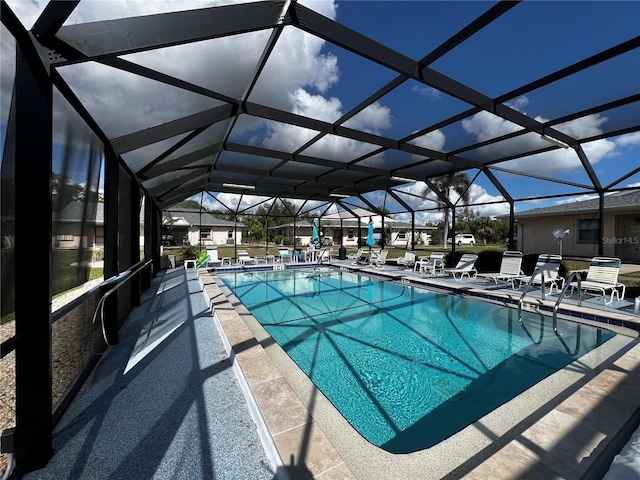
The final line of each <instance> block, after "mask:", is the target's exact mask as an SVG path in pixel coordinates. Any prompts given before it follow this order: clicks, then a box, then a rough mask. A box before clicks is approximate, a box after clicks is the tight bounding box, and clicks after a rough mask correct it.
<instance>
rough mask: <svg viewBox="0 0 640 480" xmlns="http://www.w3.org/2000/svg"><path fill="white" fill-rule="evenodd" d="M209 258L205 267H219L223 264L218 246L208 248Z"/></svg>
mask: <svg viewBox="0 0 640 480" xmlns="http://www.w3.org/2000/svg"><path fill="white" fill-rule="evenodd" d="M207 256H208V258H207V260H206V261H205V264H204V266H205V267H219V266H220V265H222V260H220V259H219V258H218V249H217V248H215V247H214V248H207Z"/></svg>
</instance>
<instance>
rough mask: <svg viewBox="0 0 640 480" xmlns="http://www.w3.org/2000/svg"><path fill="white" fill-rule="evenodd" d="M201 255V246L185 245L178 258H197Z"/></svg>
mask: <svg viewBox="0 0 640 480" xmlns="http://www.w3.org/2000/svg"><path fill="white" fill-rule="evenodd" d="M199 256H200V248H199V247H196V246H185V247H182V248H181V249H180V251H179V252H178V256H177V258H178V260H197V259H198V257H199Z"/></svg>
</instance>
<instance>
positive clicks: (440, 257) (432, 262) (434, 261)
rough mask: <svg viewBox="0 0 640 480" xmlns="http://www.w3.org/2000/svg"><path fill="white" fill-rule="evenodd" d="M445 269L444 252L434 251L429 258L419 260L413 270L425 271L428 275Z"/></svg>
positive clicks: (436, 273)
mask: <svg viewBox="0 0 640 480" xmlns="http://www.w3.org/2000/svg"><path fill="white" fill-rule="evenodd" d="M443 269H444V252H432V253H431V255H429V258H424V259H421V260H418V261H417V262H416V263H415V265H414V266H413V270H414V271H416V272H420V273H424V274H427V275H438V273H440V274H442V270H443Z"/></svg>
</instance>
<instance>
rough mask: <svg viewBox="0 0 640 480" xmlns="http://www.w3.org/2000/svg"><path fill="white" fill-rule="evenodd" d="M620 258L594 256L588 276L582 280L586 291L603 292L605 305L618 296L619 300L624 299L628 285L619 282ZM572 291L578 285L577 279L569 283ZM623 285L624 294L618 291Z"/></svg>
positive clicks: (581, 286) (582, 287)
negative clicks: (609, 295) (608, 294)
mask: <svg viewBox="0 0 640 480" xmlns="http://www.w3.org/2000/svg"><path fill="white" fill-rule="evenodd" d="M620 264H621V262H620V259H619V258H611V257H593V258H592V259H591V265H589V270H588V271H587V278H586V279H584V280H582V281H581V282H580V289H581V290H583V291H585V292H598V293H601V294H602V298H603V300H604V303H605V305H609V304H611V303H612V302H613V298H614V297H616V298H617V299H618V301H620V300H624V295H625V293H626V287H625V285H624V283H620V282H618V274H619V273H620ZM569 286H570V287H571V293H572V294H573V291H574V289H575V288H576V287H577V286H578V282H577V281H573V282H571V283H570V284H569ZM621 287H622V295H620V292H619V291H618V289H619V288H621ZM609 290H610V291H611V298H610V299H609V301H608V302H607V292H608V291H609Z"/></svg>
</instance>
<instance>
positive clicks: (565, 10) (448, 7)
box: [1, 0, 640, 221]
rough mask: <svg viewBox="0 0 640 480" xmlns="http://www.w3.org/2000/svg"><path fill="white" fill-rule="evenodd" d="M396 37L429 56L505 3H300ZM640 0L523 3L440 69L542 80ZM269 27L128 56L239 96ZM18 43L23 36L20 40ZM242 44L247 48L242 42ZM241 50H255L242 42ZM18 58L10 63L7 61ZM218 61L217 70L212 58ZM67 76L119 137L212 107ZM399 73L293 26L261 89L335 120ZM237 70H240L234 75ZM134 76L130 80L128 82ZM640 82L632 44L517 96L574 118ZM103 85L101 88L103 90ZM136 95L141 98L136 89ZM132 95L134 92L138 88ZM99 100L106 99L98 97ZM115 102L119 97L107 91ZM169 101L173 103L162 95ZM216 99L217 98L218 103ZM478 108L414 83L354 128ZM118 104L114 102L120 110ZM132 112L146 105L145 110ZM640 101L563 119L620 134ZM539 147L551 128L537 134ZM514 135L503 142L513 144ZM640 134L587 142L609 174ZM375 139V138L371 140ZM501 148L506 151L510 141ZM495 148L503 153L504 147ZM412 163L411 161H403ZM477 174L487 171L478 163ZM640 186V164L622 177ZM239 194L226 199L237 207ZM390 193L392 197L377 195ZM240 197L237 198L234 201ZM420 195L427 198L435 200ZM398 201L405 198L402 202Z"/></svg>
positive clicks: (385, 38) (35, 5)
mask: <svg viewBox="0 0 640 480" xmlns="http://www.w3.org/2000/svg"><path fill="white" fill-rule="evenodd" d="M8 3H9V5H10V6H11V8H12V9H14V10H15V11H16V13H17V14H18V16H19V18H21V19H22V20H23V21H24V23H25V25H27V26H30V25H31V24H32V23H33V21H34V20H35V19H36V18H37V14H38V13H39V11H40V10H41V9H42V8H43V6H44V4H45V3H44V2H25V1H23V0H10V1H9V2H8ZM226 3H236V2H229V1H225V2H216V1H205V0H200V1H181V0H173V1H162V0H158V1H154V2H142V1H137V2H132V1H128V2H127V1H120V0H117V1H116V0H113V1H112V0H96V1H89V0H83V1H82V2H80V4H79V6H78V7H77V8H76V10H75V12H74V14H73V15H72V17H71V18H69V20H68V21H67V24H72V23H76V22H84V21H93V20H104V19H110V18H120V17H126V16H127V15H142V14H149V13H158V12H162V11H171V10H174V9H179V8H181V7H182V6H184V7H185V8H201V7H206V6H210V5H216V4H226ZM300 3H303V4H305V5H307V6H309V7H310V8H313V9H315V10H317V11H319V12H320V13H322V14H323V15H326V16H328V17H330V18H335V19H336V20H337V21H339V22H341V23H343V24H344V25H346V26H348V27H349V28H352V29H354V30H356V31H358V32H360V33H362V34H364V35H367V36H369V37H371V38H372V39H374V40H376V41H379V42H381V43H383V44H386V45H387V46H389V47H390V48H392V49H394V50H396V51H398V52H400V53H402V54H403V55H406V56H408V57H410V58H412V59H414V60H418V59H420V58H422V57H424V56H425V55H426V54H428V53H429V52H431V51H432V50H433V49H434V48H436V47H437V46H438V45H439V44H440V43H442V42H443V41H445V40H446V39H447V38H449V37H451V36H452V35H454V34H455V33H456V32H457V31H459V30H460V29H461V28H463V27H464V26H466V25H467V24H468V23H469V22H470V21H472V20H473V19H474V18H476V17H477V16H478V15H480V14H482V13H483V12H484V11H486V10H487V9H489V8H490V7H491V5H493V4H494V2H484V1H469V2H466V1H452V0H449V1H444V2H439V1H337V2H331V1H322V2H321V1H310V2H300ZM638 19H640V2H637V1H623V2H617V1H585V2H582V1H565V2H560V1H524V2H522V3H521V4H519V5H518V6H516V7H515V8H513V9H511V10H510V11H509V12H507V13H506V14H504V15H503V16H502V17H501V18H499V19H498V20H496V21H495V22H494V23H493V24H492V25H490V26H488V27H487V28H485V29H484V30H483V31H481V32H479V33H477V34H476V35H474V36H473V37H471V38H470V39H468V40H467V41H466V42H465V43H464V44H463V45H460V46H458V47H457V48H455V49H454V50H453V51H451V52H449V53H447V54H446V55H445V56H443V57H442V58H440V59H438V60H437V61H435V62H434V63H432V64H431V65H430V67H431V68H432V69H434V70H436V71H438V72H440V73H442V74H444V75H446V76H448V77H450V78H452V79H454V80H457V81H459V82H462V83H465V84H467V85H468V86H470V87H471V88H473V89H475V90H477V91H478V92H480V93H482V94H484V95H487V96H489V97H498V96H500V95H503V94H506V93H508V92H510V91H511V90H513V89H515V88H516V87H519V86H521V85H525V84H527V83H528V82H531V81H534V80H537V79H540V78H542V77H544V76H545V75H548V74H550V73H553V72H555V71H557V70H559V69H561V68H564V67H566V66H568V65H571V64H573V63H575V62H578V61H580V60H583V59H585V58H588V57H589V56H591V55H593V54H595V53H597V52H599V51H601V50H604V49H606V48H609V47H612V46H614V45H616V44H618V43H620V42H623V41H626V40H629V39H632V38H634V37H635V36H637V35H638V23H639V21H638ZM267 33H268V32H258V33H252V34H247V35H245V36H243V37H242V38H236V39H230V38H228V39H220V40H216V41H212V42H202V44H195V45H189V46H186V47H183V48H181V49H179V48H167V49H164V50H162V51H161V52H144V53H141V54H135V55H130V56H128V58H127V59H128V60H130V61H135V62H138V63H140V64H142V65H145V66H153V67H156V66H158V65H161V66H162V68H163V69H164V71H165V72H166V73H169V74H171V75H175V76H179V77H180V78H185V79H187V80H189V81H194V82H200V83H202V84H203V85H205V86H207V87H212V88H216V89H218V90H220V91H223V92H228V93H229V94H231V93H233V92H235V91H238V90H239V89H240V90H241V87H242V83H241V82H238V81H237V79H238V78H241V77H240V73H241V72H248V71H251V68H252V65H253V64H252V62H254V61H257V58H259V55H260V53H261V48H262V45H263V44H264V42H265V41H266V38H267ZM6 37H7V35H6V32H5V31H4V30H3V39H2V40H3V43H2V52H3V55H2V66H3V69H2V71H3V73H2V77H3V78H2V80H3V83H2V117H1V120H2V130H3V131H2V139H3V138H4V128H5V126H6V112H7V106H8V103H7V101H8V100H7V99H8V97H9V95H7V91H8V88H10V87H8V85H9V84H10V82H9V83H8V81H7V79H6V77H7V74H6V72H7V71H9V72H10V71H11V69H12V68H11V67H12V65H11V59H10V55H6V54H5V52H7V51H9V50H7V49H8V48H9V49H10V45H9V46H8V45H7V42H6ZM9 43H10V42H9ZM240 49H241V50H240ZM239 51H242V55H239V54H238V52H239ZM197 55H200V56H202V58H203V59H212V58H214V59H216V60H217V61H220V62H223V61H224V62H226V63H225V64H226V65H228V70H229V71H232V72H235V73H236V75H229V74H224V75H223V74H222V73H220V72H218V71H217V70H215V69H214V70H212V69H211V68H210V67H208V62H207V61H206V60H205V61H203V62H202V63H203V64H204V66H198V65H194V64H193V62H192V63H190V64H186V63H184V58H194V57H195V56H197ZM7 67H8V68H7ZM205 67H206V68H205ZM61 74H62V76H63V77H64V78H65V79H66V80H67V81H68V82H69V84H70V85H71V86H72V87H73V88H74V89H76V91H77V92H79V96H80V97H81V98H82V99H83V101H85V103H86V104H87V105H88V109H89V110H90V111H91V112H93V113H94V115H95V116H96V118H97V120H98V123H100V124H101V126H102V128H103V129H104V130H105V132H106V133H107V135H109V136H118V135H121V134H123V133H127V132H128V131H135V130H137V129H140V128H146V127H149V126H152V125H154V124H157V123H160V122H162V121H166V120H167V119H169V118H171V116H172V115H177V114H189V113H194V112H196V111H198V109H201V108H203V106H204V104H203V102H202V99H198V98H196V97H195V96H194V98H192V99H188V101H184V100H182V101H181V102H180V104H179V108H176V104H174V103H172V98H173V97H172V92H171V91H169V90H166V91H165V90H162V89H161V88H160V87H157V88H156V87H155V86H153V85H149V82H148V81H141V80H140V79H136V78H132V76H131V75H130V74H127V75H125V74H123V73H122V72H119V71H116V70H114V69H108V68H107V67H95V66H78V67H65V68H64V69H62V71H61ZM396 76H397V74H396V73H395V72H394V71H392V70H390V69H387V68H385V67H383V66H381V65H378V64H375V63H374V62H371V61H369V60H365V59H361V58H358V57H356V56H355V55H353V54H352V53H350V52H347V51H345V50H343V49H342V48H340V47H338V46H336V45H331V44H328V43H326V42H324V41H322V40H321V39H317V38H313V37H311V36H310V35H308V34H306V33H303V32H301V31H299V30H297V29H294V28H292V27H287V28H286V29H285V31H284V33H283V35H282V36H281V38H280V40H279V42H278V45H277V46H276V50H275V51H274V53H273V54H272V57H271V59H270V62H269V64H268V65H267V68H266V69H265V71H264V73H263V74H262V76H261V77H260V79H259V81H258V84H257V85H256V89H255V91H254V93H253V94H252V97H251V98H250V100H252V101H256V102H261V103H265V104H267V105H270V106H274V107H277V108H282V109H285V110H287V111H292V112H295V113H302V114H306V115H310V116H312V117H314V118H319V119H322V120H326V121H335V119H337V118H339V117H340V116H342V115H344V114H345V113H347V112H348V111H349V110H350V109H351V108H353V107H354V106H355V105H357V104H358V103H359V102H361V101H362V100H364V99H366V98H367V97H369V96H370V95H371V94H372V93H373V92H375V91H376V90H377V89H379V88H380V87H381V86H383V85H385V84H386V83H387V82H389V81H390V80H392V79H394V78H395V77H396ZM230 78H231V81H229V79H230ZM125 85H126V88H124V86H125ZM638 85H640V52H638V51H637V49H636V51H633V52H631V53H627V54H623V55H620V56H619V57H617V58H614V59H612V60H611V61H608V62H606V63H605V64H604V65H600V66H596V67H593V68H591V69H589V70H588V71H586V72H584V73H581V74H579V75H575V76H573V77H572V78H569V79H566V80H562V81H559V82H556V83H554V84H552V85H549V86H546V87H543V88H541V89H539V90H537V91H532V92H529V93H526V94H524V95H521V96H518V97H516V98H514V99H512V100H511V101H510V102H509V103H508V105H509V106H510V107H511V108H514V109H516V110H518V111H521V112H523V113H526V114H527V115H529V116H531V117H534V118H536V119H537V120H539V121H542V122H544V121H548V120H550V119H554V118H558V117H562V116H563V115H566V114H569V113H573V112H574V111H579V110H582V109H586V108H589V107H591V106H593V105H599V104H604V103H607V102H610V101H613V100H616V99H619V98H623V97H626V96H629V95H634V94H637V93H638ZM96 86H97V87H99V88H100V95H99V96H98V95H96V94H95V91H94V90H92V88H94V87H96ZM134 94H135V95H134ZM127 95H128V96H127ZM98 97H100V98H98ZM105 99H109V101H107V102H105V101H104V100H105ZM133 99H135V101H138V102H139V103H140V109H141V110H142V109H143V108H144V110H145V114H144V115H140V116H138V117H137V118H127V119H121V118H119V119H117V121H114V118H116V117H115V115H111V113H113V111H110V110H109V109H110V108H113V109H116V108H119V105H122V104H131V103H132V101H134V100H133ZM159 99H161V100H159ZM210 106H211V105H209V104H207V107H210ZM468 108H469V105H467V104H465V103H464V102H462V101H460V100H457V99H454V98H452V97H449V96H448V95H446V94H444V93H442V92H438V91H435V90H434V89H432V88H430V87H428V86H426V85H423V84H420V83H418V82H414V81H407V82H405V83H404V84H403V85H402V86H401V87H400V88H398V89H396V90H394V91H393V92H391V93H390V94H388V95H387V96H385V97H383V98H381V99H380V100H379V101H378V102H377V103H376V104H375V105H374V106H373V107H372V108H370V109H367V110H366V111H364V112H362V113H361V114H359V115H357V116H356V117H354V118H352V119H351V120H350V121H349V123H348V126H350V127H353V128H360V129H363V130H366V131H368V132H372V133H377V134H381V135H385V136H390V137H392V138H396V139H401V138H403V137H405V136H407V135H410V134H412V133H413V132H414V131H415V130H416V129H419V128H423V127H426V126H428V125H431V124H433V123H436V122H438V121H441V120H444V119H446V118H448V117H450V116H452V115H455V114H457V113H460V112H462V111H465V110H467V109H468ZM114 111H115V110H114ZM132 117H133V116H132ZM639 118H640V106H639V105H638V103H637V102H636V103H635V104H632V105H629V106H626V107H622V108H618V109H612V110H609V111H606V112H602V113H599V114H595V115H590V116H588V117H585V118H583V119H581V120H580V121H574V122H570V123H568V124H564V125H558V126H557V128H558V129H559V130H561V131H563V132H564V133H567V134H569V135H572V136H575V137H577V138H580V137H581V136H582V137H583V138H584V137H588V136H592V135H598V134H600V133H606V132H609V131H614V130H616V129H617V128H620V125H628V124H630V122H631V124H634V123H633V122H634V120H635V124H636V125H637V124H638V119H639ZM517 128H518V127H517V126H515V125H513V124H510V123H509V122H507V121H505V120H503V119H501V118H498V117H496V116H494V115H491V114H489V113H486V112H483V113H481V114H478V115H475V116H473V117H470V118H467V119H465V120H464V121H463V122H459V123H457V124H455V125H452V126H448V127H446V128H443V129H440V130H438V131H436V132H433V133H431V134H430V135H428V136H426V137H421V138H417V139H415V140H414V143H416V144H419V145H423V146H427V147H432V148H435V149H438V150H443V151H452V150H455V149H457V148H463V147H465V146H466V145H468V144H470V143H473V142H475V141H477V140H482V139H490V138H494V137H496V136H499V135H502V134H504V133H508V132H511V131H514V130H517ZM312 134H313V132H304V131H301V129H295V128H291V127H288V126H284V125H276V124H268V123H265V122H263V121H256V119H251V118H247V119H243V120H242V121H240V122H238V125H237V126H236V127H235V128H234V131H233V132H232V133H231V137H232V139H237V140H250V141H251V142H252V143H254V144H256V145H262V146H266V147H268V148H279V149H282V150H286V151H293V150H295V149H296V148H298V147H299V146H300V145H301V144H303V143H304V140H305V139H307V138H310V136H311V135H312ZM530 142H531V145H538V144H539V143H540V142H541V140H540V139H539V138H531V139H530ZM501 143H502V142H501ZM639 145H640V133H637V132H636V133H632V134H627V135H624V136H620V137H612V138H608V139H602V140H596V141H595V142H591V143H589V144H583V149H584V151H585V153H586V154H587V157H588V159H589V161H590V163H591V166H592V167H593V169H594V171H595V172H596V174H597V175H598V176H599V178H600V181H601V182H602V184H604V185H608V184H610V183H612V182H614V181H616V180H617V179H618V178H619V177H620V176H622V175H623V174H624V173H626V172H628V171H630V170H632V169H633V168H634V167H633V166H637V165H638V164H640V162H638V159H639V157H640V148H639ZM322 146H323V148H322V152H320V153H319V152H318V151H317V149H316V151H312V152H306V153H309V154H312V153H313V154H321V155H322V156H325V157H326V158H334V157H343V156H345V155H347V156H348V155H353V156H354V157H355V156H358V154H361V153H362V152H363V151H366V149H367V148H368V147H367V146H366V145H365V146H363V145H356V144H353V142H351V143H350V142H345V141H344V139H340V138H327V139H326V140H325V141H324V142H323V145H322ZM369 148H370V147H369ZM498 148H500V149H502V151H498V150H497V149H498ZM505 148H506V149H513V148H517V146H516V145H507V144H505V145H502V144H500V145H497V144H496V145H494V146H489V147H487V148H485V149H482V150H479V151H477V152H473V151H470V152H465V153H464V154H463V155H465V156H468V157H469V158H472V159H477V160H486V159H487V158H492V155H501V154H502V155H503V154H504V153H505V150H504V149H505ZM492 149H493V150H492ZM148 153H149V152H148V151H146V152H143V151H140V152H132V153H131V154H130V155H129V156H128V158H127V159H126V160H127V161H128V162H132V164H137V163H136V162H142V161H144V158H145V157H144V155H147V154H148ZM403 161H404V159H403ZM371 162H381V164H384V165H393V164H394V162H395V160H394V156H393V155H389V154H386V156H380V157H378V158H374V159H372V160H371ZM505 167H507V168H509V169H511V170H513V171H521V172H526V173H530V174H535V175H540V176H542V177H550V178H555V179H559V180H562V181H567V182H574V183H576V184H578V186H566V185H562V184H553V183H551V182H546V181H542V180H534V179H531V178H527V177H522V176H518V175H512V174H506V173H500V172H498V173H497V176H498V178H499V180H500V181H501V182H502V183H503V184H504V185H505V186H506V187H507V189H508V190H509V191H511V192H515V193H514V195H515V196H520V195H521V192H522V191H528V192H531V193H530V196H533V195H554V194H568V193H586V192H587V191H586V190H585V189H583V188H580V186H579V185H581V184H584V185H589V184H590V182H589V179H588V177H587V175H586V173H585V171H584V168H583V166H582V165H581V163H580V160H579V158H578V157H577V155H576V154H575V152H574V151H573V150H571V149H568V150H567V149H558V150H554V151H553V152H549V153H546V154H541V155H538V156H536V157H534V158H525V159H523V160H514V161H512V162H509V164H508V165H505ZM469 173H470V175H471V176H472V177H473V176H474V175H475V172H474V171H471V172H469ZM628 185H640V174H637V175H635V176H633V177H631V178H629V179H627V180H625V181H624V182H622V183H621V184H620V186H628ZM423 186H424V184H422V183H421V182H419V183H417V184H412V185H408V186H406V187H403V188H402V189H404V190H407V191H408V192H410V193H414V194H416V193H419V192H420V191H421V190H422V188H423ZM471 196H472V203H474V202H496V201H498V200H499V199H500V193H499V192H498V191H497V189H496V188H495V187H494V186H493V185H492V184H491V182H489V181H488V179H486V178H485V177H484V176H483V175H480V176H479V177H478V179H477V181H476V183H475V184H474V186H473V187H472V190H471ZM232 197H233V196H231V195H220V199H221V200H222V201H224V202H225V203H228V204H233V203H234V199H233V198H232ZM368 198H369V199H370V200H371V201H372V202H374V203H377V202H381V201H382V198H381V197H380V196H379V195H375V194H372V195H369V196H368ZM576 198H579V197H573V198H572V199H573V200H575V199H576ZM235 201H236V204H237V201H238V199H237V198H236V199H235ZM555 201H566V199H564V200H562V199H561V200H548V201H535V202H534V201H527V202H518V203H517V204H516V208H517V209H518V210H526V209H529V208H534V207H538V206H543V205H547V204H550V203H553V202H555ZM431 205H432V204H431V203H429V202H427V203H425V204H424V205H422V204H421V202H417V205H416V207H417V208H426V207H428V206H431ZM479 209H480V211H481V213H483V214H487V215H496V214H501V213H505V212H506V211H508V206H507V205H506V204H504V203H502V204H489V205H485V206H482V207H479ZM392 210H393V209H392ZM438 216H439V214H437V213H435V212H430V213H425V214H421V215H420V216H419V218H418V221H426V220H437V219H438V218H437V217H438Z"/></svg>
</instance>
